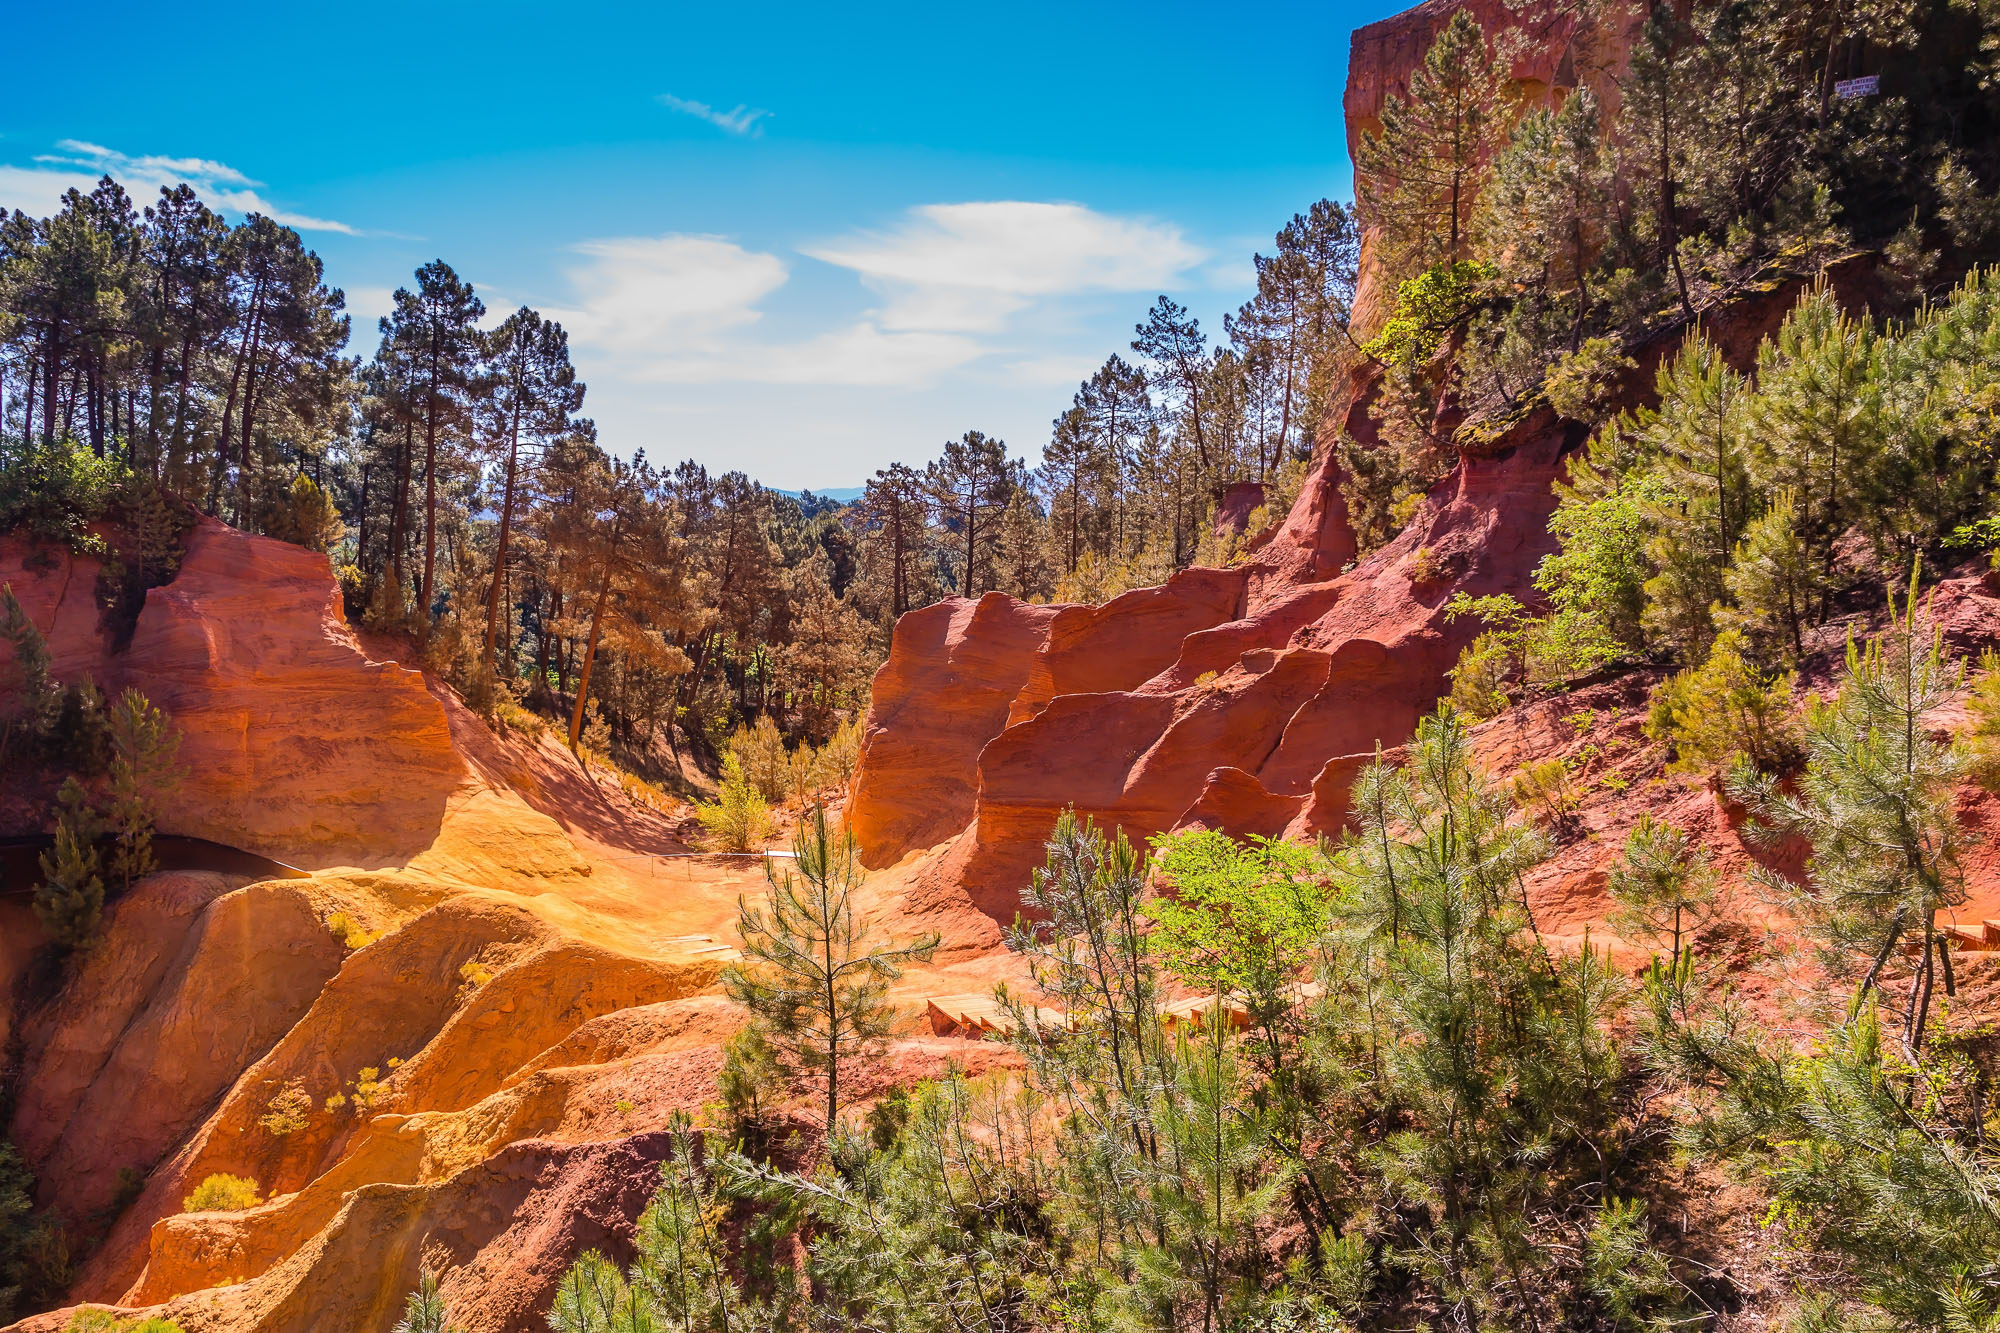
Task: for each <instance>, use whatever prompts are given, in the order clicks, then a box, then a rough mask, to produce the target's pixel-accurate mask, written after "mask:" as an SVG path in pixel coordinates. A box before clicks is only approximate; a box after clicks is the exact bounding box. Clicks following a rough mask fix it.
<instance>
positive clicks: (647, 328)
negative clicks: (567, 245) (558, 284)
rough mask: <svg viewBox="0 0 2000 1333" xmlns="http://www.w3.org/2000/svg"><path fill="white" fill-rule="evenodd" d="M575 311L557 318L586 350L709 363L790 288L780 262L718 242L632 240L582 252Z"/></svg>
mask: <svg viewBox="0 0 2000 1333" xmlns="http://www.w3.org/2000/svg"><path fill="white" fill-rule="evenodd" d="M576 253H577V254H578V255H581V256H582V257H583V260H584V262H583V263H581V264H577V265H574V266H572V267H571V268H570V269H569V270H568V276H569V281H570V287H571V291H572V301H573V302H574V304H573V306H571V308H569V309H566V310H562V311H559V312H557V311H552V312H551V314H553V315H554V316H555V317H556V318H559V319H561V320H562V321H563V323H564V324H565V325H566V326H567V327H568V328H569V330H570V332H571V333H572V334H574V335H575V336H576V337H577V339H578V340H579V341H580V342H584V343H588V344H590V345H591V346H593V347H598V348H602V349H605V350H606V351H608V352H610V353H611V354H612V355H613V356H615V357H618V358H619V359H621V360H636V361H640V362H652V363H671V362H677V361H684V360H687V359H690V358H696V359H698V358H701V357H704V356H706V355H711V354H712V353H713V351H714V349H716V348H717V347H718V346H720V345H722V344H723V343H724V342H725V341H726V340H727V339H729V338H730V337H731V336H732V335H734V334H735V333H736V331H737V330H739V329H741V328H742V327H743V326H745V325H749V324H754V323H756V322H757V321H758V320H759V319H760V318H762V315H761V313H760V311H759V310H758V308H757V307H758V304H759V303H760V302H761V301H763V299H764V298H765V297H767V296H769V295H770V294H771V293H772V292H774V291H776V290H777V289H778V288H780V287H782V286H783V285H784V283H785V278H786V269H785V263H784V261H783V260H781V259H779V258H778V257H777V256H776V255H768V254H759V253H757V252H755V251H751V250H746V249H744V248H743V247H742V246H740V245H738V244H736V243H735V242H734V241H727V240H724V239H722V238H721V237H717V236H688V235H682V234H669V235H666V236H627V237H616V238H612V239H609V240H599V241H586V242H584V243H583V244H582V245H579V246H577V247H576Z"/></svg>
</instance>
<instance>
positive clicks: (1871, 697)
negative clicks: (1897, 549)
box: [1730, 576, 1972, 1052]
mask: <svg viewBox="0 0 2000 1333" xmlns="http://www.w3.org/2000/svg"><path fill="white" fill-rule="evenodd" d="M1963 676H1964V671H1963V668H1962V666H1961V665H1960V664H1959V663H1958V662H1956V661H1954V660H1952V659H1951V658H1949V657H1948V656H1947V655H1946V654H1945V651H1944V639H1943V634H1942V632H1941V631H1940V630H1939V629H1938V628H1937V626H1936V625H1935V623H1934V622H1932V620H1931V619H1930V616H1929V614H1928V612H1926V611H1925V610H1923V609H1922V608H1920V607H1919V606H1918V605H1917V602H1916V579H1915V577H1914V576H1913V577H1912V578H1911V582H1910V591H1909V593H1908V595H1907V597H1906V598H1905V600H1904V601H1903V604H1902V607H1901V609H1900V611H1899V610H1898V608H1897V607H1896V605H1895V601H1894V599H1893V598H1892V599H1891V603H1890V624H1889V627H1888V628H1887V629H1886V630H1884V631H1883V632H1882V633H1881V634H1880V635H1878V636H1877V637H1876V638H1875V639H1873V640H1871V641H1870V642H1869V643H1868V644H1867V645H1865V646H1862V645H1858V644H1855V643H1853V642H1851V641H1850V643H1849V644H1848V650H1847V662H1846V668H1845V670H1844V672H1843V673H1842V678H1841V683H1840V691H1839V693H1838V694H1837V695H1836V696H1835V697H1834V698H1833V699H1832V700H1831V701H1820V700H1815V701H1814V702H1813V703H1812V704H1811V705H1810V706H1809V707H1808V708H1807V711H1806V724H1805V731H1806V754H1807V760H1806V769H1805V774H1804V776H1803V777H1802V778H1801V779H1800V780H1799V784H1798V791H1797V793H1796V794H1790V793H1787V792H1786V791H1784V790H1782V789H1781V788H1780V787H1779V786H1778V784H1777V782H1776V781H1775V780H1774V779H1773V778H1771V777H1769V776H1767V775H1763V774H1758V773H1755V772H1752V771H1750V770H1748V769H1746V768H1744V767H1742V766H1740V765H1739V767H1738V769H1737V770H1736V772H1735V773H1733V774H1732V775H1731V779H1730V789H1731V791H1732V792H1733V793H1735V794H1736V795H1737V798H1738V799H1739V800H1742V801H1743V802H1744V804H1746V805H1748V806H1749V807H1750V808H1751V810H1752V811H1753V812H1754V813H1756V814H1757V816H1758V817H1759V819H1760V820H1761V821H1762V827H1763V829H1764V830H1765V831H1766V832H1767V834H1768V835H1770V836H1781V835H1785V834H1793V835H1797V836H1800V837H1803V838H1805V839H1807V840H1808V841H1809V842H1810V843H1811V844H1812V855H1811V857H1810V858H1809V859H1808V861H1807V863H1806V872H1807V875H1808V877H1809V884H1808V883H1794V882H1793V881H1790V880H1788V879H1785V878H1783V877H1782V876H1779V875H1776V874H1773V873H1771V872H1768V871H1757V872H1754V874H1755V878H1757V879H1758V881H1759V882H1761V883H1763V884H1765V885H1767V886H1769V887H1771V888H1772V889H1774V890H1776V891H1778V892H1780V893H1782V894H1783V895H1784V897H1785V900H1786V902H1787V903H1788V904H1789V905H1790V907H1791V910H1792V911H1793V912H1794V913H1795V915H1796V916H1797V918H1798V919H1799V920H1800V921H1801V922H1803V923H1804V924H1805V926H1806V927H1807V929H1809V930H1810V931H1812V932H1813V933H1814V934H1815V935H1817V936H1818V938H1819V940H1820V944H1821V951H1822V954H1823V956H1824V957H1825V959H1826V961H1827V962H1828V964H1829V966H1830V967H1833V968H1835V969H1838V970H1840V971H1844V972H1846V973H1847V974H1849V975H1852V974H1853V973H1854V972H1855V971H1857V970H1858V971H1859V972H1860V980H1859V982H1858V984H1857V990H1856V998H1857V1001H1858V1000H1861V999H1865V998H1866V997H1867V996H1868V994H1869V992H1870V991H1872V990H1873V989H1875V988H1876V986H1877V985H1878V984H1879V982H1880V979H1881V974H1882V969H1883V968H1884V966H1885V965H1886V964H1887V963H1888V962H1889V960H1890V959H1891V958H1892V957H1893V956H1894V955H1895V952H1896V949H1897V947H1898V946H1899V945H1901V944H1902V943H1903V942H1904V941H1905V940H1912V941H1914V942H1915V944H1916V948H1917V953H1916V957H1915V959H1914V960H1913V963H1912V966H1911V968H1910V982H1909V988H1908V993H1907V995H1906V996H1905V997H1904V1000H1903V1005H1902V1008H1903V1030H1902V1040H1903V1045H1904V1047H1905V1048H1907V1049H1908V1050H1910V1051H1912V1052H1915V1051H1920V1050H1922V1048H1923V1045H1924V1039H1925V1031H1926V1026H1927V1023H1928V1020H1929V1017H1930V1010H1931V1001H1932V992H1933V988H1934V987H1935V985H1936V981H1937V975H1938V972H1939V970H1940V969H1941V970H1942V972H1943V979H1944V986H1945V992H1946V994H1950V993H1951V992H1952V990H1953V988H1954V987H1953V980H1952V974H1951V957H1950V955H1949V953H1948V952H1947V951H1946V950H1947V943H1946V940H1945V938H1944V935H1943V932H1942V931H1941V930H1940V929H1939V928H1938V926H1937V924H1936V919H1937V914H1938V913H1939V912H1940V911H1944V910H1946V909H1949V908H1952V907H1956V906H1958V905H1959V904H1961V903H1963V902H1964V901H1965V900H1966V888H1965V875H1964V871H1963V869H1962V868H1961V866H1960V864H1959V849H1960V847H1961V846H1962V845H1963V844H1964V840H1965V834H1964V830H1963V829H1962V827H1961V825H1960V822H1959V816H1958V805H1957V794H1956V790H1955V789H1956V787H1957V785H1958V783H1959V782H1960V781H1962V780H1963V779H1964V777H1965V776H1966V774H1967V773H1968V772H1969V771H1970V769H1971V764H1972V759H1971V756H1970V755H1969V754H1968V753H1967V752H1966V751H1965V750H1964V749H1963V748H1962V747H1961V746H1959V745H1958V744H1957V743H1956V742H1955V741H1948V740H1941V739H1939V738H1938V737H1936V736H1935V735H1933V734H1932V732H1931V730H1930V728H1929V727H1928V726H1926V725H1925V722H1924V716H1925V714H1927V713H1928V712H1930V710H1931V709H1933V708H1935V707H1937V706H1938V705H1939V704H1941V703H1942V702H1943V701H1944V700H1945V699H1947V698H1949V697H1950V696H1951V695H1952V694H1953V693H1954V692H1955V691H1956V690H1957V689H1958V688H1959V686H1960V684H1961V682H1962V680H1963Z"/></svg>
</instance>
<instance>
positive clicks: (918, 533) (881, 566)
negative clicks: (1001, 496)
mask: <svg viewBox="0 0 2000 1333" xmlns="http://www.w3.org/2000/svg"><path fill="white" fill-rule="evenodd" d="M930 503H931V502H930V493H929V491H928V489H927V488H926V486H925V479H924V477H923V476H922V474H920V473H918V472H917V471H916V469H914V468H912V467H909V466H908V465H906V464H903V463H892V464H890V465H889V466H888V467H886V468H883V469H882V470H881V471H879V472H877V473H876V474H875V475H874V476H873V477H870V478H869V479H868V484H867V486H866V487H864V488H863V490H862V493H861V499H860V500H859V501H857V502H856V504H855V507H854V512H855V515H856V518H857V520H858V521H859V523H860V524H861V525H862V527H861V537H860V545H861V557H862V562H863V565H864V567H865V568H866V569H867V570H868V572H869V573H868V577H869V582H870V583H871V584H873V585H874V586H875V588H876V589H877V591H876V592H875V594H874V595H875V597H876V598H877V600H880V601H883V602H885V603H886V606H885V610H886V612H887V615H888V618H889V619H890V620H895V619H896V618H897V617H899V616H901V615H902V614H903V612H905V611H908V610H909V609H910V608H911V607H913V606H920V605H922V604H923V603H924V602H925V601H927V600H929V598H928V595H927V594H928V589H927V588H926V586H925V582H924V578H923V574H922V564H923V559H924V550H925V546H926V538H927V536H928V533H929V523H928V518H927V515H928V514H929V511H930ZM883 585H887V586H886V591H887V594H888V595H887V597H886V598H884V597H882V596H881V589H882V587H883Z"/></svg>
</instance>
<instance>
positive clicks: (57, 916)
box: [34, 777, 104, 950]
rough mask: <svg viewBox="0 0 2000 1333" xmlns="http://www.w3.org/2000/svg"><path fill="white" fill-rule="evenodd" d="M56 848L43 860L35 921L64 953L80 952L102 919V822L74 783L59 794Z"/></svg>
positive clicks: (69, 782)
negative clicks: (99, 836)
mask: <svg viewBox="0 0 2000 1333" xmlns="http://www.w3.org/2000/svg"><path fill="white" fill-rule="evenodd" d="M57 799H58V800H59V802H60V803H61V814H60V815H59V816H58V818H57V820H56V841H55V846H54V847H52V848H50V849H49V850H48V851H46V852H43V853H42V855H41V858H40V859H41V867H42V883H41V885H40V886H39V887H37V888H36V890H35V902H34V906H35V919H36V920H38V921H40V922H41V923H42V929H43V930H45V931H47V932H48V936H49V938H50V939H52V940H54V941H55V942H56V943H57V944H58V945H60V946H62V947H63V948H65V949H70V950H76V949H82V948H84V947H86V946H88V945H89V943H90V941H91V940H92V938H94V937H95V936H96V934H97V924H98V921H99V919H100V918H101V917H102V916H103V915H104V879H103V877H102V875H101V874H100V871H101V869H102V863H101V861H100V860H99V858H98V853H97V833H98V820H97V816H96V814H95V812H94V811H92V809H91V804H90V797H89V794H88V793H87V792H85V791H84V789H83V785H82V784H81V783H79V782H78V781H77V780H76V779H75V778H74V777H70V778H66V779H64V781H63V785H62V790H61V791H60V792H59V793H58V794H57Z"/></svg>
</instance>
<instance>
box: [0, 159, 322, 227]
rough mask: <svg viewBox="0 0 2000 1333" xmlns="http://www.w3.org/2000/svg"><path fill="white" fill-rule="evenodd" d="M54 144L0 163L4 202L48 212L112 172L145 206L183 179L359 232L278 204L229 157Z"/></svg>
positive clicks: (276, 215)
mask: <svg viewBox="0 0 2000 1333" xmlns="http://www.w3.org/2000/svg"><path fill="white" fill-rule="evenodd" d="M56 148H57V149H58V150H59V151H57V152H54V153H43V154H40V155H38V156H36V158H35V159H34V160H35V165H34V166H32V167H22V166H0V206H4V207H7V208H19V209H23V210H25V211H27V212H30V213H33V214H36V215H38V216H41V215H46V214H48V213H52V212H54V211H55V210H56V208H57V207H59V206H60V204H61V201H62V196H63V193H64V192H65V191H67V190H70V189H78V190H83V191H85V192H88V191H89V190H90V189H91V188H92V187H94V186H95V185H96V184H97V181H98V178H99V177H101V176H107V175H108V176H111V177H114V178H115V179H116V180H117V181H118V182H119V183H120V184H122V185H123V186H124V187H125V189H126V190H127V192H129V193H130V194H131V195H132V196H133V200H134V202H135V203H137V204H138V205H139V206H140V207H142V208H143V207H145V206H146V205H147V204H148V203H150V202H151V201H152V196H153V195H155V194H157V193H158V192H159V190H160V189H161V188H162V187H166V188H171V187H173V186H175V185H179V184H181V183H183V182H185V183H186V184H188V185H192V186H193V187H194V188H195V190H196V192H197V193H199V194H200V195H201V196H202V197H203V198H204V199H205V200H207V201H208V202H209V203H210V204H212V205H216V206H219V207H221V208H223V209H226V210H228V211H230V212H233V213H262V214H264V215H265V216H266V217H268V218H270V219H271V220H273V221H274V222H279V223H282V224H283V225H285V226H287V227H296V228H297V229H298V230H300V231H331V232H339V233H341V234H342V235H346V236H352V235H355V234H356V232H355V230H354V228H352V227H350V226H348V225H347V224H346V223H344V222H334V221H331V220H329V219H326V218H316V217H310V216H308V215H306V214H303V213H294V212H292V211H290V210H289V209H284V208H280V207H279V206H277V205H276V204H273V203H272V202H271V201H270V200H269V199H267V198H265V197H264V196H263V195H261V194H259V193H258V189H257V187H258V186H259V185H260V184H261V182H258V181H254V180H251V179H250V178H249V177H248V176H246V175H244V174H243V173H242V172H240V171H238V170H237V169H236V168H234V167H232V166H229V165H228V164H227V163H223V162H216V161H213V160H211V159H209V158H202V157H166V156H161V155H158V154H146V155H143V156H139V157H134V156H132V155H130V154H128V153H121V152H119V151H117V150H116V149H112V148H106V147H104V146H103V145H102V144H94V143H84V142H82V141H81V140H77V139H64V140H61V141H60V142H58V143H57V144H56Z"/></svg>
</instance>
